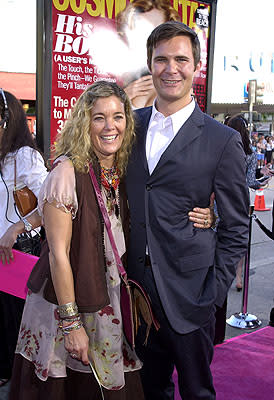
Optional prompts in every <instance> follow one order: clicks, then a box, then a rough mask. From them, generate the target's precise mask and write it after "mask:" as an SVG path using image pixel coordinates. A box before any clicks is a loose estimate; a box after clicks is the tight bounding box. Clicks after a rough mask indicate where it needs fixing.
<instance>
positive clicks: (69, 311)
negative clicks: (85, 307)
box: [57, 301, 78, 319]
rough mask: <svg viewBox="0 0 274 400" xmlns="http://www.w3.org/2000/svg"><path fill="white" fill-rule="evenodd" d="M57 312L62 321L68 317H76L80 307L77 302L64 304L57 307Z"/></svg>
mask: <svg viewBox="0 0 274 400" xmlns="http://www.w3.org/2000/svg"><path fill="white" fill-rule="evenodd" d="M57 312H58V314H59V317H60V318H61V319H64V318H67V317H74V316H75V315H77V314H78V307H77V304H76V303H75V301H74V302H73V303H67V304H62V305H61V306H58V307H57Z"/></svg>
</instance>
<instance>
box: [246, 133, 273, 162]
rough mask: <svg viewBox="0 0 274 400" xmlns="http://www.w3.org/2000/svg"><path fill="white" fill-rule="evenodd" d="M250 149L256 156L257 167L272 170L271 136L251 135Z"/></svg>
mask: <svg viewBox="0 0 274 400" xmlns="http://www.w3.org/2000/svg"><path fill="white" fill-rule="evenodd" d="M251 143H252V149H253V150H254V152H255V153H256V156H257V166H258V168H261V167H263V166H265V165H266V166H267V167H268V168H273V164H274V137H273V136H272V135H259V134H258V133H256V132H253V134H252V141H251Z"/></svg>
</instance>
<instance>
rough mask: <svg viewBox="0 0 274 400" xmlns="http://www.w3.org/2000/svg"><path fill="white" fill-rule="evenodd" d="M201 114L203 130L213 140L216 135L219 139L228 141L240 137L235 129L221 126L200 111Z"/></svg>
mask: <svg viewBox="0 0 274 400" xmlns="http://www.w3.org/2000/svg"><path fill="white" fill-rule="evenodd" d="M201 113H202V114H203V117H204V128H205V131H206V132H207V134H212V135H214V137H215V138H216V135H218V136H219V137H222V138H224V139H229V138H231V137H232V136H235V135H236V136H235V137H237V138H238V137H240V134H239V132H237V131H236V130H235V129H232V128H230V127H229V126H227V125H224V124H222V123H221V122H219V121H217V120H216V119H214V118H213V117H211V116H210V115H208V114H206V113H203V112H202V111H201Z"/></svg>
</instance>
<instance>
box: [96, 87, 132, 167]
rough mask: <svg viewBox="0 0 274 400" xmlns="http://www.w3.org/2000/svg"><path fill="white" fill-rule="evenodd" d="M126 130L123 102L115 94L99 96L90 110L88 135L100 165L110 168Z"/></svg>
mask: <svg viewBox="0 0 274 400" xmlns="http://www.w3.org/2000/svg"><path fill="white" fill-rule="evenodd" d="M125 130H126V115H125V108H124V104H123V103H122V102H121V100H120V99H119V98H118V97H116V96H114V95H113V96H110V97H102V98H99V99H98V100H97V101H96V103H95V104H94V106H93V108H92V110H91V124H90V136H91V140H92V144H93V148H94V152H95V154H96V155H97V157H98V159H99V161H100V163H101V165H102V166H104V167H106V168H111V167H112V166H113V163H114V159H115V154H116V153H117V151H118V150H119V149H120V147H121V145H122V142H123V139H124V135H125Z"/></svg>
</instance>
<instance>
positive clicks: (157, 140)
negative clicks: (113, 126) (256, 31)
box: [127, 21, 249, 400]
mask: <svg viewBox="0 0 274 400" xmlns="http://www.w3.org/2000/svg"><path fill="white" fill-rule="evenodd" d="M147 54H148V67H149V70H150V71H151V74H152V78H153V83H154V86H155V89H156V92H157V97H156V100H155V102H154V105H153V106H152V107H148V108H144V109H141V110H138V111H137V112H136V119H137V122H136V134H137V140H136V143H135V145H134V148H133V152H132V155H131V159H130V162H129V166H128V173H127V191H128V199H129V206H130V212H131V243H130V246H129V262H128V266H129V267H128V268H129V276H130V277H132V278H135V279H136V280H137V281H139V282H140V283H141V284H142V285H143V286H144V287H145V288H146V290H147V292H148V294H149V296H150V297H151V300H152V307H153V311H154V313H155V316H156V318H157V319H158V321H159V323H160V325H161V327H160V329H159V331H158V332H156V331H155V330H151V332H150V336H149V339H148V343H147V346H143V343H144V341H145V334H146V332H145V327H144V326H141V328H140V331H139V333H138V337H137V341H138V344H137V351H138V353H139V356H140V358H141V359H142V360H143V362H144V366H143V369H142V380H143V385H144V390H145V396H146V399H147V400H161V399H173V398H174V397H173V396H174V384H173V382H172V373H173V369H174V366H176V369H177V372H178V383H179V390H180V394H181V396H182V398H183V399H184V400H194V399H195V400H198V399H207V400H212V399H215V390H214V387H213V383H212V376H211V372H210V363H211V360H212V356H213V336H214V311H215V305H219V306H222V304H223V302H224V299H225V297H226V295H227V291H228V289H229V287H230V285H231V282H232V280H233V278H234V276H235V266H236V264H237V262H238V261H239V259H240V258H241V256H242V255H243V254H244V253H245V251H246V248H247V241H248V202H249V201H248V193H247V187H246V178H245V156H244V152H243V149H242V143H241V139H240V135H239V134H238V132H236V131H234V130H232V129H230V128H228V127H226V126H224V125H222V124H220V123H218V122H217V121H215V120H214V119H212V118H211V117H209V116H208V115H206V114H203V113H202V112H201V110H200V109H199V107H198V106H197V105H196V104H195V102H194V100H193V99H192V97H191V87H192V81H193V77H194V74H195V73H197V72H198V71H199V70H200V68H201V62H200V46H199V40H198V38H197V35H196V34H195V32H194V31H192V30H191V29H190V28H188V27H187V26H186V25H184V24H182V23H180V22H177V21H171V22H166V23H164V24H161V25H160V26H158V27H157V28H155V29H154V31H153V32H152V33H151V35H150V37H149V38H148V42H147ZM212 192H214V193H215V200H216V203H217V207H218V213H219V217H220V220H219V223H218V229H217V233H216V232H214V230H212V229H197V228H195V227H194V226H193V223H192V222H190V221H189V218H188V212H189V210H191V209H192V208H193V207H194V206H199V207H207V206H208V204H209V198H210V194H211V193H212Z"/></svg>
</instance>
